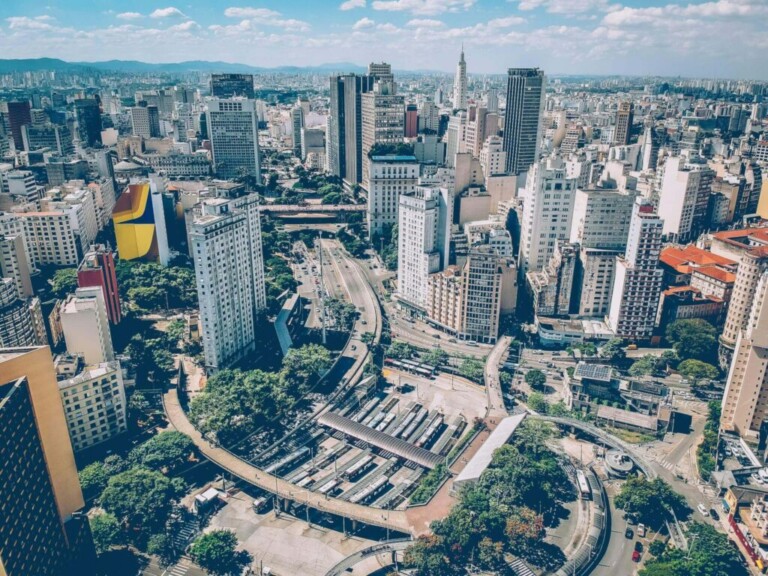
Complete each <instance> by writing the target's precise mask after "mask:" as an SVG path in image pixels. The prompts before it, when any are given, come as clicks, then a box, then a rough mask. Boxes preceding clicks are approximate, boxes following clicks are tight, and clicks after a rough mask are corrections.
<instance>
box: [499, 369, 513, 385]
mask: <svg viewBox="0 0 768 576" xmlns="http://www.w3.org/2000/svg"><path fill="white" fill-rule="evenodd" d="M514 381H515V377H514V376H513V375H512V373H511V372H503V371H502V372H500V373H499V382H501V387H502V388H504V389H506V390H509V389H510V388H512V384H513V382H514Z"/></svg>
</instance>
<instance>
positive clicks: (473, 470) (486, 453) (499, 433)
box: [453, 412, 527, 486]
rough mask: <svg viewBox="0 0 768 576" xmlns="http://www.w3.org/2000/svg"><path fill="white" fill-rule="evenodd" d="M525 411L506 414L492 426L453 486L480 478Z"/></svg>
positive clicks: (522, 418)
mask: <svg viewBox="0 0 768 576" xmlns="http://www.w3.org/2000/svg"><path fill="white" fill-rule="evenodd" d="M526 415H527V414H526V413H525V412H524V413H522V414H516V415H514V416H507V417H506V418H504V419H503V420H502V421H501V422H499V425H498V426H496V428H494V430H493V432H491V435H490V436H488V438H487V439H486V440H485V442H483V445H482V446H480V449H479V450H478V451H477V452H476V453H475V455H474V456H472V458H471V459H470V461H469V462H467V465H466V466H464V469H463V470H462V471H461V472H459V475H458V476H456V479H455V480H454V481H453V485H454V486H458V485H460V484H461V483H463V482H475V481H477V480H479V479H480V476H481V475H482V474H483V472H485V470H486V469H487V468H488V466H489V465H490V463H491V460H493V453H494V452H496V450H497V449H499V448H501V447H502V446H504V444H506V443H507V442H508V441H509V439H510V438H511V437H512V434H514V433H515V430H517V427H518V426H519V425H520V424H521V423H522V422H523V420H524V419H525V417H526Z"/></svg>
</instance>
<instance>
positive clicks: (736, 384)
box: [720, 271, 768, 439]
mask: <svg viewBox="0 0 768 576" xmlns="http://www.w3.org/2000/svg"><path fill="white" fill-rule="evenodd" d="M766 358H768V271H764V272H763V273H762V274H760V278H759V280H758V282H757V286H756V288H755V293H754V300H753V301H752V305H751V306H750V313H749V318H748V320H747V322H746V324H745V326H744V328H742V329H741V330H739V333H738V336H737V338H736V348H735V352H734V355H733V360H732V362H731V367H730V370H729V371H728V382H727V384H726V387H725V394H724V395H723V403H722V414H721V416H720V425H721V426H722V428H723V429H725V430H730V431H733V432H738V433H739V434H740V435H741V436H744V437H747V438H751V439H757V438H758V436H759V432H760V427H761V426H762V424H763V423H764V422H765V421H766V419H768V395H766V391H767V390H768V367H767V365H766Z"/></svg>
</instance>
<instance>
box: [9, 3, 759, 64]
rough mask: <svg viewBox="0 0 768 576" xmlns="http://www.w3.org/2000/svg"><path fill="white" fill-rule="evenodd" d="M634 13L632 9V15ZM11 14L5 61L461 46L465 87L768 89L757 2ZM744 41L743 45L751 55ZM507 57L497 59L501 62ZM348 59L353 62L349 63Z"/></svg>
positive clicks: (324, 55) (319, 55)
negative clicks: (556, 79) (487, 77)
mask: <svg viewBox="0 0 768 576" xmlns="http://www.w3.org/2000/svg"><path fill="white" fill-rule="evenodd" d="M629 4H631V5H629ZM100 6H101V9H100V10H93V9H92V6H90V5H89V3H87V2H83V1H81V0H75V1H73V2H67V3H63V2H44V1H42V0H32V1H26V2H19V1H16V0H13V1H11V2H8V3H4V5H3V6H2V7H0V31H2V34H0V51H2V53H3V54H4V55H5V56H6V57H7V58H38V57H57V58H61V59H64V60H68V61H88V62H90V61H103V60H109V59H123V60H140V61H145V62H150V63H159V62H182V61H188V60H210V61H217V60H218V61H226V62H237V63H241V64H246V65H251V66H260V67H277V66H317V65H322V64H327V63H336V62H349V61H354V63H355V64H359V65H363V64H365V63H367V62H369V61H381V60H387V61H389V62H392V64H393V67H394V68H395V69H408V70H436V71H437V70H439V71H445V72H446V73H450V72H452V71H453V70H454V69H455V63H456V61H457V59H458V55H459V52H460V50H461V44H462V43H463V44H464V50H465V53H466V60H467V71H468V73H469V74H470V75H471V74H485V73H503V72H504V71H505V70H506V69H507V68H509V67H516V66H538V67H540V68H543V69H544V70H545V71H547V73H548V74H555V75H557V74H569V73H570V74H594V75H604V74H605V75H611V74H622V75H641V76H642V75H654V76H685V77H692V76H693V77H702V76H703V77H723V78H726V77H727V78H737V77H745V78H756V79H766V78H768V68H766V67H765V66H764V65H762V62H761V61H760V54H761V50H760V48H765V47H766V40H764V39H762V37H761V36H760V35H759V22H761V21H762V19H761V18H760V17H761V16H768V5H766V4H765V3H763V2H760V1H759V0H717V1H709V2H671V1H669V0H666V1H660V2H657V1H652V0H642V1H638V2H631V3H629V2H625V3H609V2H608V1H607V0H579V1H576V2H566V1H564V0H520V1H518V0H509V1H506V2H505V1H502V0H372V1H370V0H347V1H344V2H342V1H341V0H322V1H319V2H311V3H310V2H306V1H303V0H302V1H298V2H292V3H285V2H277V1H270V0H265V1H262V2H228V3H227V4H224V5H221V4H219V5H216V6H212V5H209V4H208V3H202V2H194V1H193V2H187V3H184V4H182V3H179V4H177V5H166V4H161V3H159V2H158V1H157V0H139V1H137V2H134V3H133V4H131V8H130V10H128V11H127V10H126V9H125V5H124V4H122V5H121V4H120V3H119V2H117V1H116V0H107V1H105V2H103V3H101V5H100ZM747 38H749V39H750V40H749V44H747ZM500 49H501V50H502V51H503V52H502V56H501V57H500V56H499V50H500ZM351 54H354V58H350V55H351Z"/></svg>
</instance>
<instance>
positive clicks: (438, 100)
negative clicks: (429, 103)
mask: <svg viewBox="0 0 768 576" xmlns="http://www.w3.org/2000/svg"><path fill="white" fill-rule="evenodd" d="M444 97H445V96H444V94H443V87H442V86H438V87H437V88H435V104H437V105H438V106H440V105H442V103H443V98H444Z"/></svg>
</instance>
